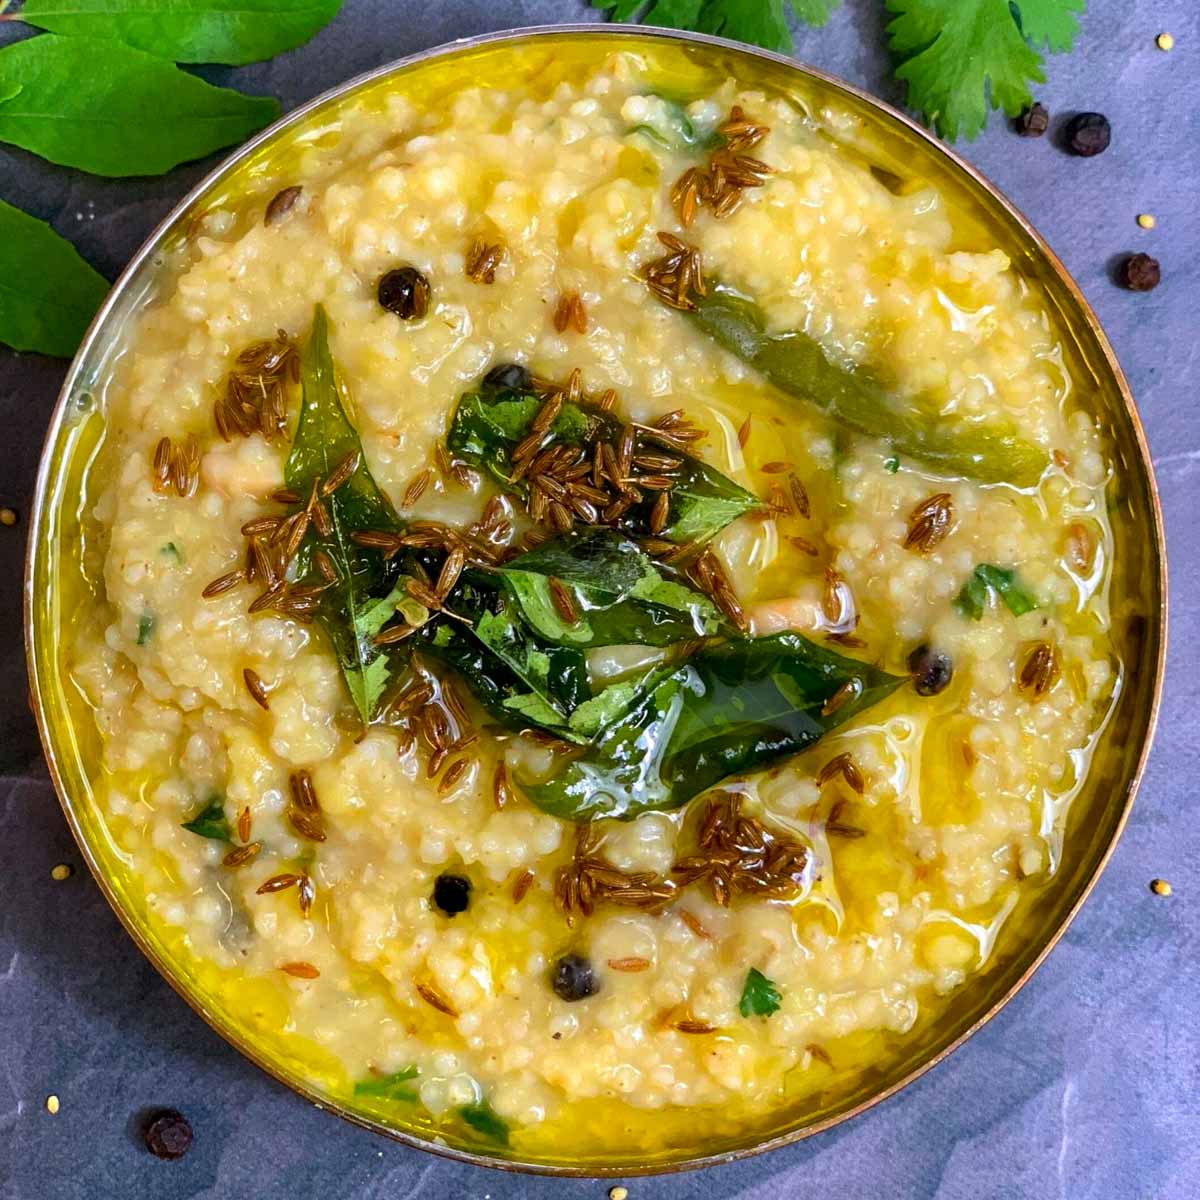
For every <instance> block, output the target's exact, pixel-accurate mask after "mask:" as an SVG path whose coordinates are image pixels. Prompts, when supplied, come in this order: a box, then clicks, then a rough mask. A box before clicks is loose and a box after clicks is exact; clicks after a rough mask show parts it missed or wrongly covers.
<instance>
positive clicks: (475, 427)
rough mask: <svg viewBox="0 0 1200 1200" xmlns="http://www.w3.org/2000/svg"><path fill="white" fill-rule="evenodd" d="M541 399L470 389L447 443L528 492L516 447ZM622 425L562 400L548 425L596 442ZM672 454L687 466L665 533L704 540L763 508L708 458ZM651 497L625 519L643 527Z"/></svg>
mask: <svg viewBox="0 0 1200 1200" xmlns="http://www.w3.org/2000/svg"><path fill="white" fill-rule="evenodd" d="M541 406H542V402H541V400H540V399H539V398H538V397H537V396H535V395H533V394H532V393H526V392H514V391H507V390H498V391H494V390H490V389H487V390H483V391H479V392H468V393H467V394H466V395H464V396H463V397H462V398H461V400H460V401H459V404H458V408H457V409H456V410H455V413H454V420H453V422H452V423H451V426H450V432H449V434H448V435H447V438H446V441H447V445H448V446H449V448H450V450H451V451H452V452H453V453H454V454H456V455H457V456H458V457H459V458H461V459H464V460H466V461H467V462H468V463H470V464H472V465H474V466H478V467H481V468H482V469H483V470H485V471H486V472H487V473H488V474H489V475H491V476H492V478H493V479H494V480H495V481H496V482H497V483H498V484H499V485H500V487H501V488H503V489H504V490H505V491H506V492H511V493H513V494H515V495H517V496H520V497H522V498H523V499H524V498H527V497H528V492H529V485H528V483H527V482H526V481H525V480H524V479H520V480H514V479H513V477H512V476H513V466H512V458H511V454H512V451H513V450H514V449H516V447H517V445H518V443H520V442H521V441H522V440H523V439H524V438H525V436H526V434H527V433H528V432H529V427H530V425H531V424H532V422H533V419H534V417H535V416H536V415H537V412H538V410H539V409H540V408H541ZM622 428H623V426H622V424H621V422H620V421H619V420H618V419H617V418H616V417H614V416H612V414H611V413H608V412H605V411H604V410H603V409H600V408H596V407H595V406H593V405H589V404H564V405H563V406H562V409H561V411H560V412H559V414H558V416H557V417H556V418H555V420H554V423H553V424H552V425H551V426H550V431H549V436H550V437H551V438H552V439H554V440H557V441H560V442H564V443H568V444H571V445H577V446H587V447H590V446H591V445H592V444H593V443H594V442H596V441H607V442H611V443H614V444H615V443H616V442H617V441H618V440H619V438H620V436H621V431H622ZM654 448H655V449H656V450H661V447H658V446H655V447H654ZM671 454H672V456H673V457H675V458H678V459H680V460H681V462H682V466H681V468H680V469H679V471H678V472H677V474H676V476H675V485H674V486H673V487H672V488H671V493H670V494H671V509H670V523H669V524H668V525H667V527H666V528H665V529H664V530H663V531H662V534H661V536H662V537H664V538H667V539H669V540H671V541H674V542H700V541H706V540H707V539H709V538H711V537H712V536H713V535H714V534H717V533H719V532H720V531H721V530H722V529H724V528H725V526H726V525H728V524H729V522H730V521H733V520H735V519H736V518H737V517H740V516H742V515H743V514H744V513H748V512H752V511H753V510H754V509H757V508H759V507H761V501H760V500H759V499H758V497H757V496H754V495H752V494H751V493H750V492H748V491H746V490H745V488H742V487H740V486H739V485H738V484H736V483H734V482H733V480H732V479H729V478H728V477H726V476H725V475H722V474H721V472H720V471H718V470H716V469H715V468H713V467H710V466H709V465H708V464H707V463H705V462H702V461H701V460H700V459H698V458H694V457H693V456H691V455H689V454H684V453H682V452H677V451H671ZM653 503H654V497H653V495H650V496H648V497H647V498H646V499H645V500H643V502H642V503H641V504H638V505H635V506H634V507H633V508H631V509H630V510H629V512H628V513H627V514H626V517H625V520H624V522H623V523H624V525H625V526H626V527H627V528H630V529H633V528H640V529H642V530H643V531H644V530H645V528H646V521H647V517H648V514H649V511H650V508H651V507H652V505H653Z"/></svg>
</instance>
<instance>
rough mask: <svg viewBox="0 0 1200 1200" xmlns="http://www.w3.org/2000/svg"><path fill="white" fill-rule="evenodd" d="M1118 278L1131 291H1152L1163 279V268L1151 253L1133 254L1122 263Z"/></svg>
mask: <svg viewBox="0 0 1200 1200" xmlns="http://www.w3.org/2000/svg"><path fill="white" fill-rule="evenodd" d="M1117 280H1118V282H1119V283H1120V284H1121V286H1122V287H1126V288H1128V289H1129V290H1130V291H1131V292H1152V291H1153V290H1154V289H1155V288H1156V287H1158V285H1159V283H1160V281H1161V280H1162V268H1161V267H1160V266H1159V264H1158V259H1157V258H1151V257H1150V255H1149V254H1131V255H1130V256H1129V257H1128V258H1127V259H1126V260H1125V261H1124V262H1123V263H1122V264H1121V268H1120V270H1119V271H1118V272H1117Z"/></svg>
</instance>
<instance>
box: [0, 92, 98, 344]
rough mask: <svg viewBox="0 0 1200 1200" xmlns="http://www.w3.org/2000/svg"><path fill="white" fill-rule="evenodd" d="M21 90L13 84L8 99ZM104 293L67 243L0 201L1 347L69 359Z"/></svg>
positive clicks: (95, 276)
mask: <svg viewBox="0 0 1200 1200" xmlns="http://www.w3.org/2000/svg"><path fill="white" fill-rule="evenodd" d="M20 90H21V88H20V85H19V84H13V91H12V95H14V96H15V95H17V94H18V93H19V92H20ZM0 98H6V97H4V87H3V85H0ZM0 111H3V108H2V104H0ZM107 291H108V281H107V280H106V279H104V277H103V276H102V275H100V274H98V273H97V272H96V271H93V270H92V268H91V267H89V266H88V264H87V263H86V262H84V261H83V259H82V258H80V257H79V254H78V252H77V251H76V250H75V247H74V246H72V245H71V243H70V242H68V241H66V240H65V239H63V238H61V237H59V236H58V234H57V233H55V232H54V230H53V229H51V228H50V226H49V225H47V224H46V223H45V221H39V220H38V219H37V218H36V217H31V216H29V215H28V213H23V212H22V211H21V210H20V209H19V208H13V206H12V205H11V204H5V203H4V201H3V200H0V342H3V343H4V344H5V345H8V346H11V347H12V348H13V349H14V350H34V351H36V352H37V353H39V354H50V355H53V356H55V357H56V358H70V357H71V355H72V354H74V353H75V350H76V348H77V347H78V346H79V342H80V339H81V338H82V337H83V335H84V332H85V330H86V329H87V327H88V325H89V324H90V322H91V320H92V317H94V316H95V315H96V309H98V308H99V307H100V302H101V301H102V300H103V299H104V296H105V293H106V292H107Z"/></svg>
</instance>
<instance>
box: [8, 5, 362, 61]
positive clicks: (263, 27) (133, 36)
mask: <svg viewBox="0 0 1200 1200" xmlns="http://www.w3.org/2000/svg"><path fill="white" fill-rule="evenodd" d="M340 7H341V0H25V3H24V5H23V6H22V7H21V9H20V11H19V12H18V14H17V15H18V17H19V19H20V20H22V21H27V22H28V23H29V24H30V25H36V26H37V27H38V28H39V29H48V30H50V31H51V32H52V33H63V34H68V35H70V36H71V37H90V38H115V39H116V40H117V41H120V42H124V43H125V45H127V46H132V47H133V48H134V49H136V50H144V51H145V52H146V53H147V54H154V55H157V56H158V57H160V58H166V59H170V61H171V62H185V63H226V64H228V65H230V66H238V65H240V64H242V63H251V62H259V61H261V60H262V59H267V58H274V57H275V55H276V54H282V53H283V51H285V50H291V49H293V48H294V47H296V46H299V45H302V44H303V43H304V42H307V41H308V39H309V38H310V37H312V35H313V34H314V33H316V32H317V30H318V29H321V28H322V27H323V26H325V25H327V24H328V23H329V22H330V21H332V20H333V18H334V17H335V16H336V15H337V11H338V9H339V8H340Z"/></svg>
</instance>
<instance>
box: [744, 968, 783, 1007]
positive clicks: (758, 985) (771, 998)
mask: <svg viewBox="0 0 1200 1200" xmlns="http://www.w3.org/2000/svg"><path fill="white" fill-rule="evenodd" d="M781 1000H782V997H781V996H780V994H779V989H778V988H777V987H776V986H775V984H774V983H773V982H772V981H771V980H769V979H768V978H767V977H766V976H765V975H764V974H763V973H762V972H761V971H759V970H756V969H755V968H754V967H751V968H750V970H749V971H748V972H747V973H746V982H745V985H744V986H743V987H742V998H741V1000H740V1001H739V1002H738V1012H740V1013H741V1014H742V1016H743V1017H769V1016H770V1015H771V1014H772V1013H773V1012H777V1011H778V1010H779V1004H780V1001H781Z"/></svg>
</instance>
